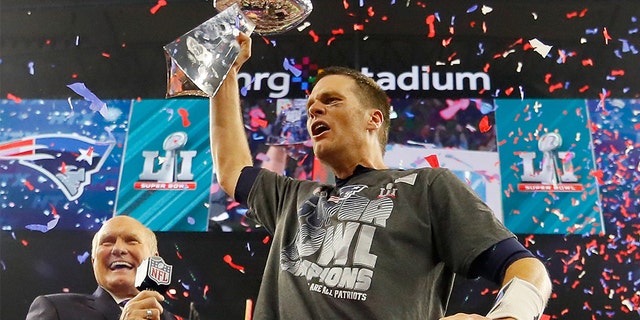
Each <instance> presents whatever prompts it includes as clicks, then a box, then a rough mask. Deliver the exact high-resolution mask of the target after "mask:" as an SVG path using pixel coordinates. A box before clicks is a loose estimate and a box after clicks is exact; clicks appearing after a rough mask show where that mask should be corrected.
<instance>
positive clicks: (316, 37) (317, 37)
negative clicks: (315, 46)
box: [309, 30, 320, 42]
mask: <svg viewBox="0 0 640 320" xmlns="http://www.w3.org/2000/svg"><path fill="white" fill-rule="evenodd" d="M309 35H310V36H311V37H312V38H313V42H318V41H320V37H319V36H318V35H317V34H316V32H315V31H314V30H309Z"/></svg>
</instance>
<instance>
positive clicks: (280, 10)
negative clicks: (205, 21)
mask: <svg viewBox="0 0 640 320" xmlns="http://www.w3.org/2000/svg"><path fill="white" fill-rule="evenodd" d="M234 3H237V4H238V5H239V6H240V10H241V11H242V12H243V13H244V14H245V15H246V16H247V18H249V19H251V20H252V21H253V22H254V23H255V24H256V28H255V30H254V32H256V33H257V34H259V35H263V36H264V35H273V34H279V33H283V32H285V31H288V30H290V29H292V28H295V27H296V26H298V25H299V24H300V23H301V22H302V21H304V19H306V18H307V17H308V16H309V14H310V13H311V10H313V5H312V4H311V0H214V1H213V5H214V6H215V8H216V9H217V10H218V11H223V10H224V9H226V8H228V7H229V6H231V5H233V4H234Z"/></svg>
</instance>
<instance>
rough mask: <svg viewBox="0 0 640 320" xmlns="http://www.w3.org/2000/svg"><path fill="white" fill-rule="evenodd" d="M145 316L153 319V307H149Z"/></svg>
mask: <svg viewBox="0 0 640 320" xmlns="http://www.w3.org/2000/svg"><path fill="white" fill-rule="evenodd" d="M144 318H145V319H153V311H151V309H147V315H146V316H145V317H144Z"/></svg>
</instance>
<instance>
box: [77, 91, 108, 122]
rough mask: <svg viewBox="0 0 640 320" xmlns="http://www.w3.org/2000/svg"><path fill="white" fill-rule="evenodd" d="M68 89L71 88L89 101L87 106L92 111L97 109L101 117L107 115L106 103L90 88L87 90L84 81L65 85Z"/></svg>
mask: <svg viewBox="0 0 640 320" xmlns="http://www.w3.org/2000/svg"><path fill="white" fill-rule="evenodd" d="M67 87H69V89H71V90H73V91H74V92H75V93H77V94H79V95H81V96H82V97H83V98H84V99H85V100H87V101H89V102H91V105H90V106H89V108H90V109H91V110H93V111H98V112H100V114H101V115H102V116H103V117H106V116H107V115H108V110H107V104H106V103H104V102H102V100H100V99H99V98H98V96H96V95H95V94H94V93H93V92H91V90H89V89H88V88H87V87H86V86H85V85H84V83H82V82H76V83H72V84H69V85H67Z"/></svg>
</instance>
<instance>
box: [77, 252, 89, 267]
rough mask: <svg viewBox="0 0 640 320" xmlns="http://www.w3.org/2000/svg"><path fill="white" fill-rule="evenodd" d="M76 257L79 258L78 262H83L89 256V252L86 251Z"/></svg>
mask: <svg viewBox="0 0 640 320" xmlns="http://www.w3.org/2000/svg"><path fill="white" fill-rule="evenodd" d="M76 258H77V259H78V263H80V264H83V263H85V262H86V261H87V259H88V258H89V252H87V251H85V252H84V253H83V254H81V255H78V256H77V257H76Z"/></svg>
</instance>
